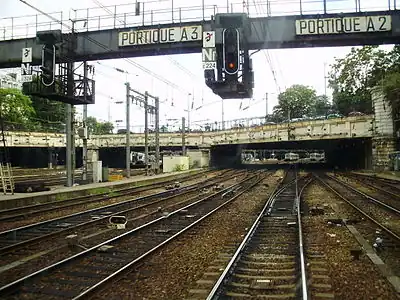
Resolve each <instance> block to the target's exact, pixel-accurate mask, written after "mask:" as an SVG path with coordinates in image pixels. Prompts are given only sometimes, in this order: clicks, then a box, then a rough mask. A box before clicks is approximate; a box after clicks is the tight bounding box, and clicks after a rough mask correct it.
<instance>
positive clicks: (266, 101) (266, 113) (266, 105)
mask: <svg viewBox="0 0 400 300" xmlns="http://www.w3.org/2000/svg"><path fill="white" fill-rule="evenodd" d="M267 118H268V93H265V121H267Z"/></svg>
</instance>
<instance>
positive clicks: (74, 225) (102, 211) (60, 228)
mask: <svg viewBox="0 0 400 300" xmlns="http://www.w3.org/2000/svg"><path fill="white" fill-rule="evenodd" d="M236 176H238V175H237V174H232V175H225V176H219V177H217V178H211V179H208V180H205V181H202V182H200V183H195V184H191V185H187V186H184V187H181V188H177V189H173V190H168V191H164V192H160V193H155V194H152V195H148V196H144V197H140V198H134V199H129V200H125V201H123V202H119V203H116V204H111V205H107V206H103V207H100V208H95V209H90V210H86V211H82V212H78V213H75V214H72V215H68V216H63V217H60V218H55V219H51V220H47V221H43V222H39V223H35V224H31V225H27V226H23V227H18V228H14V229H11V230H7V231H3V232H0V253H6V252H9V251H12V250H15V249H18V248H20V247H25V246H27V245H29V244H32V243H37V242H39V241H41V240H43V239H46V238H50V237H52V236H55V235H59V234H63V233H67V232H71V231H72V230H76V229H78V228H82V227H83V226H93V225H95V224H98V223H104V221H105V220H108V219H109V218H110V217H111V216H113V215H118V214H126V213H129V212H131V211H133V210H138V209H141V208H144V207H148V206H150V205H154V204H157V203H160V202H162V201H165V200H167V199H169V198H172V197H177V196H183V195H185V196H186V197H190V194H188V193H193V194H198V190H199V189H203V188H209V187H211V186H213V185H215V184H216V183H219V182H221V181H224V180H227V178H233V177H236Z"/></svg>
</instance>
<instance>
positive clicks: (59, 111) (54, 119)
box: [31, 96, 66, 132]
mask: <svg viewBox="0 0 400 300" xmlns="http://www.w3.org/2000/svg"><path fill="white" fill-rule="evenodd" d="M31 100H32V106H33V108H34V109H35V111H36V119H35V120H36V121H37V122H38V123H39V124H40V125H41V127H42V128H43V129H46V130H51V131H57V132H61V131H63V130H64V128H65V122H66V106H65V103H63V102H59V101H53V100H50V99H46V98H41V97H37V96H31Z"/></svg>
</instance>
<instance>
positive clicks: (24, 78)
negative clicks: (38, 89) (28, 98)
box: [21, 75, 32, 82]
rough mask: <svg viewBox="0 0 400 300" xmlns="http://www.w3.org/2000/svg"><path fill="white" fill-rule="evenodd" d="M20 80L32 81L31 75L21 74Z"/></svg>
mask: <svg viewBox="0 0 400 300" xmlns="http://www.w3.org/2000/svg"><path fill="white" fill-rule="evenodd" d="M21 81H22V82H32V75H21Z"/></svg>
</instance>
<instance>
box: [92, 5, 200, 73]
mask: <svg viewBox="0 0 400 300" xmlns="http://www.w3.org/2000/svg"><path fill="white" fill-rule="evenodd" d="M92 1H93V2H94V3H95V4H96V5H98V6H99V7H100V8H102V9H104V10H105V11H106V12H107V13H108V14H109V15H111V16H113V15H114V13H113V12H112V11H110V10H109V9H108V8H107V7H106V6H104V5H103V4H102V3H101V2H100V1H98V0H92ZM116 20H118V22H120V23H121V24H122V25H126V24H125V22H124V21H122V20H120V19H119V18H116ZM167 58H168V60H169V61H170V62H171V63H172V64H174V65H175V66H176V67H178V68H179V69H180V70H181V71H183V72H184V73H186V74H187V75H189V76H190V77H192V78H193V79H198V77H197V76H196V75H194V74H193V73H192V72H191V71H189V70H188V69H187V68H185V67H184V66H182V65H181V64H180V63H179V62H178V61H176V60H175V59H173V58H172V57H167Z"/></svg>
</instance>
